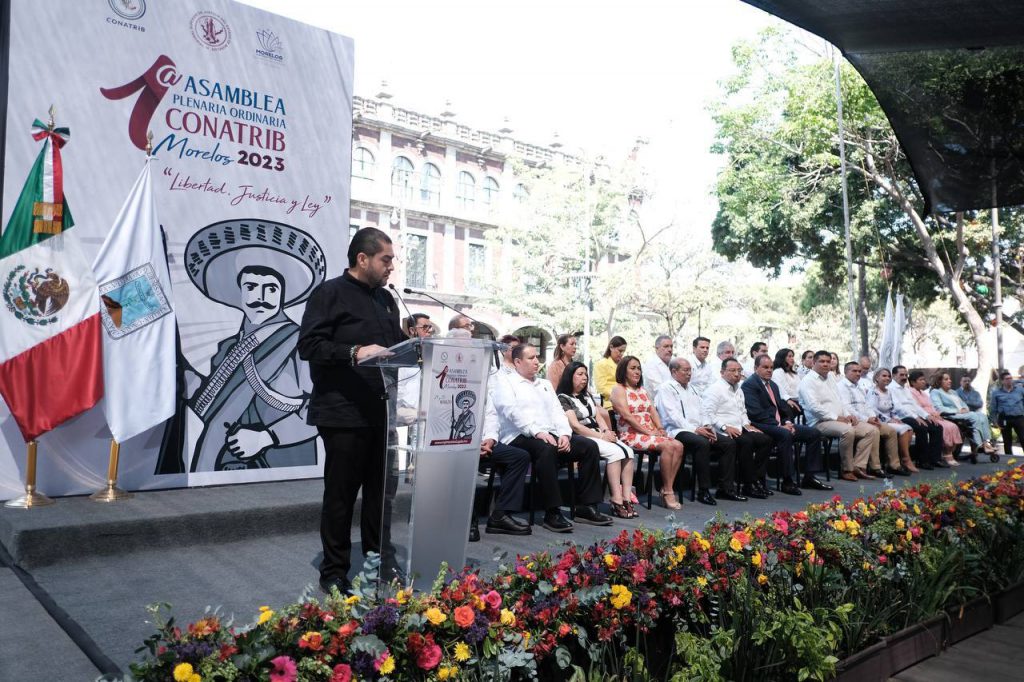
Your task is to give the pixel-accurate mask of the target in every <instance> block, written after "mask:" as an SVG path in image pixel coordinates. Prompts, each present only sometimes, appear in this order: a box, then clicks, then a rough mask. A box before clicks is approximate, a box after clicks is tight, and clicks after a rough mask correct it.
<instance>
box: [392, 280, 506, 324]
mask: <svg viewBox="0 0 1024 682" xmlns="http://www.w3.org/2000/svg"><path fill="white" fill-rule="evenodd" d="M402 291H404V292H405V293H407V294H416V295H417V296H426V297H427V298H429V299H430V300H431V301H433V302H434V303H437V304H438V305H440V306H441V307H443V308H448V310H451V311H453V312H455V313H458V314H459V315H462V316H463V317H466V318H469V319H470V320H472V322H473V324H475V325H476V326H478V327H487V328H488V329H489V328H490V326H489V325H486V324H484V323H483V322H481V321H480V320H478V319H476V318H475V317H473V316H472V315H467V314H466V313H465V312H464V311H462V310H459V309H458V308H456V307H455V306H452V305H450V304H448V303H445V302H444V301H442V300H441V299H439V298H438V297H436V296H433V295H432V294H430V293H428V292H426V291H424V290H423V289H413V288H412V287H406V288H404V289H402Z"/></svg>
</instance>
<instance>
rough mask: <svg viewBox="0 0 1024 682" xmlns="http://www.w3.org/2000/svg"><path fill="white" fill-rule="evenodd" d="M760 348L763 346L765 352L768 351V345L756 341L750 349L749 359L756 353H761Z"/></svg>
mask: <svg viewBox="0 0 1024 682" xmlns="http://www.w3.org/2000/svg"><path fill="white" fill-rule="evenodd" d="M761 346H764V347H765V350H767V349H768V344H767V343H765V342H764V341H757V342H755V343H754V345H753V346H751V347H750V357H754V355H755V354H756V353H758V352H760V351H761ZM755 366H756V365H755Z"/></svg>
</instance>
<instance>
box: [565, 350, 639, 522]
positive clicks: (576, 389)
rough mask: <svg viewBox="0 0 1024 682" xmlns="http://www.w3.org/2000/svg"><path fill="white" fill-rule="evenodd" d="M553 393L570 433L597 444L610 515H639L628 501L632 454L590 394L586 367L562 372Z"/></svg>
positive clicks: (572, 364)
mask: <svg viewBox="0 0 1024 682" xmlns="http://www.w3.org/2000/svg"><path fill="white" fill-rule="evenodd" d="M555 392H556V393H557V394H558V401H559V402H560V403H561V404H562V409H563V410H565V416H566V417H567V418H568V419H569V427H570V428H571V429H572V432H573V433H575V434H576V435H578V436H584V437H586V438H589V439H590V440H592V441H594V442H595V443H597V448H598V450H599V451H600V453H601V457H602V459H604V461H605V468H606V472H607V474H608V488H609V489H610V490H611V509H612V514H614V515H615V516H618V517H619V518H622V519H632V518H636V517H637V516H639V514H638V513H637V511H636V509H635V508H634V507H633V504H634V501H633V500H632V499H631V496H632V486H633V451H632V450H631V449H630V448H629V446H627V445H626V444H625V443H622V442H621V441H620V440H619V439H618V437H616V435H615V432H614V431H613V430H612V426H611V420H610V419H609V417H608V411H607V410H605V409H604V408H603V407H600V406H599V405H597V404H596V403H595V402H594V398H593V397H592V396H591V395H590V376H589V375H588V373H587V367H586V365H584V364H583V363H581V362H570V363H569V364H568V365H567V366H566V368H565V370H564V371H563V372H562V377H561V379H559V381H558V386H556V387H555Z"/></svg>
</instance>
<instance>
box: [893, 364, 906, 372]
mask: <svg viewBox="0 0 1024 682" xmlns="http://www.w3.org/2000/svg"><path fill="white" fill-rule="evenodd" d="M901 369H906V367H905V366H904V365H895V366H893V368H892V373H893V374H896V373H897V372H899V371H900V370H901Z"/></svg>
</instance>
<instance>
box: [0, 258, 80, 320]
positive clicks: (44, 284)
mask: <svg viewBox="0 0 1024 682" xmlns="http://www.w3.org/2000/svg"><path fill="white" fill-rule="evenodd" d="M3 294H4V302H5V303H6V304H7V309H8V310H10V311H11V312H12V313H14V316H15V317H17V318H18V319H19V320H21V321H22V322H26V323H27V324H38V325H46V324H51V323H53V322H56V321H57V313H58V312H59V311H60V309H61V308H63V307H64V306H65V305H66V304H67V302H68V297H70V296H71V287H70V286H68V281H67V280H66V279H64V278H63V277H61V276H60V273H58V272H55V271H54V270H53V268H46V270H45V272H40V271H39V268H35V269H34V270H31V271H30V270H29V269H28V267H27V266H25V265H19V266H17V267H16V268H14V269H13V270H11V271H10V273H8V275H7V281H5V282H4V291H3Z"/></svg>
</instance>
